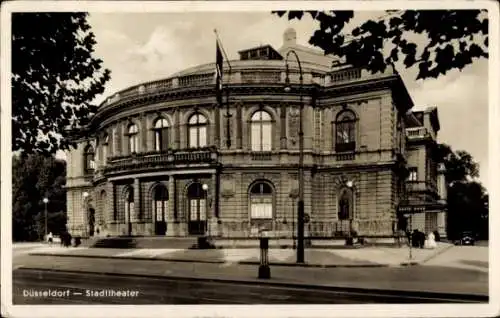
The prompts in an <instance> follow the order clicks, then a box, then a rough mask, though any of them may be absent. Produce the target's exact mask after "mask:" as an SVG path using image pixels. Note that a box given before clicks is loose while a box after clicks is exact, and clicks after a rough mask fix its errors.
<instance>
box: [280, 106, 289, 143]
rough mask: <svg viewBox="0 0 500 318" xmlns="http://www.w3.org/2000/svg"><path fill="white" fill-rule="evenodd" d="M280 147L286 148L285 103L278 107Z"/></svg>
mask: <svg viewBox="0 0 500 318" xmlns="http://www.w3.org/2000/svg"><path fill="white" fill-rule="evenodd" d="M280 126H281V131H280V148H281V149H286V141H287V140H286V105H285V104H283V103H282V104H281V107H280Z"/></svg>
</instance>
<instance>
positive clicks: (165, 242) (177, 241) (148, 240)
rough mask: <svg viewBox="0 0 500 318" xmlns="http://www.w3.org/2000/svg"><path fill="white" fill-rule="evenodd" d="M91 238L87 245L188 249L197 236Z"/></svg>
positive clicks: (195, 241) (97, 246)
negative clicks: (91, 242)
mask: <svg viewBox="0 0 500 318" xmlns="http://www.w3.org/2000/svg"><path fill="white" fill-rule="evenodd" d="M91 240H92V241H93V244H89V245H88V246H89V247H95V248H142V249H188V248H192V247H193V246H195V245H196V244H197V237H165V236H144V237H137V236H135V237H134V236H131V237H128V236H127V237H125V236H116V237H102V238H98V239H95V238H92V239H91Z"/></svg>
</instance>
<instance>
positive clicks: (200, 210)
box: [187, 183, 207, 235]
mask: <svg viewBox="0 0 500 318" xmlns="http://www.w3.org/2000/svg"><path fill="white" fill-rule="evenodd" d="M187 199H188V208H189V213H188V215H189V220H188V231H189V234H192V235H203V234H205V231H206V228H207V205H206V196H205V191H204V190H203V188H202V185H201V184H199V183H193V184H191V185H190V186H189V188H188V191H187Z"/></svg>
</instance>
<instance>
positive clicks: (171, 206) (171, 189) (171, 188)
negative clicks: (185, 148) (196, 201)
mask: <svg viewBox="0 0 500 318" xmlns="http://www.w3.org/2000/svg"><path fill="white" fill-rule="evenodd" d="M175 214H176V213H175V184H174V176H173V175H171V174H169V175H168V215H167V220H168V221H169V222H171V221H174V220H176V215H175Z"/></svg>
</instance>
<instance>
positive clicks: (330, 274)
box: [17, 256, 488, 297]
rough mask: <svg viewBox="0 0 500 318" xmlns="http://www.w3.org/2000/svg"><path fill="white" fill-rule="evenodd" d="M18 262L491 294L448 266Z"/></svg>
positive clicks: (473, 277)
mask: <svg viewBox="0 0 500 318" xmlns="http://www.w3.org/2000/svg"><path fill="white" fill-rule="evenodd" d="M47 260H49V261H47ZM17 268H18V269H21V270H22V269H23V268H24V269H42V270H49V271H67V272H77V273H82V274H84V273H96V274H102V275H126V276H141V277H151V278H163V279H174V280H195V281H198V280H203V281H212V282H223V283H229V284H245V283H258V284H268V285H269V286H270V287H271V286H273V285H274V286H281V287H283V286H284V287H289V288H300V287H307V288H328V289H330V290H331V289H338V290H344V291H346V290H347V291H349V290H350V291H352V292H355V291H356V290H358V291H359V290H364V291H370V292H374V293H376V292H377V291H378V292H381V291H384V292H387V291H392V292H395V293H399V292H416V293H422V292H433V293H450V294H461V295H478V296H487V295H488V274H485V273H482V272H477V271H470V270H465V269H458V268H448V267H442V266H405V267H365V268H349V267H339V268H321V267H291V266H273V265H271V266H270V269H271V278H270V279H267V280H263V279H258V278H257V274H258V266H257V265H243V264H231V263H224V264H215V263H212V264H210V263H200V262H190V263H186V262H173V261H172V262H158V261H155V260H144V259H142V260H130V259H123V258H112V259H105V258H85V259H81V260H78V259H76V260H75V258H72V257H60V258H57V259H53V258H48V259H47V257H46V256H45V257H42V256H31V257H29V259H27V260H23V264H22V266H18V267H17ZM422 297H425V296H422Z"/></svg>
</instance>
